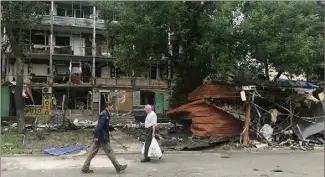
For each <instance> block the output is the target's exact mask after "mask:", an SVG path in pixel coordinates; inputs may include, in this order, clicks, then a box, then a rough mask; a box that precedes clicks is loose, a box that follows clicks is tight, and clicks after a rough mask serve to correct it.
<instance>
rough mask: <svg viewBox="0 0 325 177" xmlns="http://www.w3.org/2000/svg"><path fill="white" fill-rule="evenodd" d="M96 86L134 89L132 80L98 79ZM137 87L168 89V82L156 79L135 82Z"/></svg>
mask: <svg viewBox="0 0 325 177" xmlns="http://www.w3.org/2000/svg"><path fill="white" fill-rule="evenodd" d="M96 85H97V86H102V87H117V88H118V87H123V88H124V87H128V88H131V87H132V82H131V79H130V78H117V79H115V78H96ZM135 87H138V88H156V89H159V88H160V89H167V88H168V81H165V80H156V79H139V78H137V79H136V80H135Z"/></svg>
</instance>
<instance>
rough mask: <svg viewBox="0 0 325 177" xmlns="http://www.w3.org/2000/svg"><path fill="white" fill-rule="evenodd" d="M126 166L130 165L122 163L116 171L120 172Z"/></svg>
mask: <svg viewBox="0 0 325 177" xmlns="http://www.w3.org/2000/svg"><path fill="white" fill-rule="evenodd" d="M126 167H128V165H120V167H119V168H117V169H116V172H117V173H120V172H121V171H124V170H125V169H126Z"/></svg>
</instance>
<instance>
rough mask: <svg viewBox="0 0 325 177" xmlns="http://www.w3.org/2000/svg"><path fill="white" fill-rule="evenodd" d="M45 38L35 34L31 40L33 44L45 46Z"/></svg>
mask: <svg viewBox="0 0 325 177" xmlns="http://www.w3.org/2000/svg"><path fill="white" fill-rule="evenodd" d="M45 40H46V37H45V35H42V34H35V35H34V36H33V39H32V43H33V44H39V45H46V43H45Z"/></svg>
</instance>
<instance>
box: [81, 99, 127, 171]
mask: <svg viewBox="0 0 325 177" xmlns="http://www.w3.org/2000/svg"><path fill="white" fill-rule="evenodd" d="M112 110H114V109H113V104H112V103H107V104H105V110H104V111H102V112H101V113H100V117H99V120H98V123H97V126H96V129H95V132H94V142H93V143H92V145H91V147H90V149H89V152H88V156H87V158H86V161H85V163H84V165H83V166H82V169H81V171H82V172H83V173H93V172H94V171H93V170H90V169H89V166H90V162H91V160H92V159H93V158H94V157H95V155H96V154H97V152H98V150H99V148H100V147H102V149H103V150H104V152H105V154H106V155H107V156H108V158H109V159H110V160H111V162H112V163H113V165H114V167H115V170H116V172H117V173H119V172H121V171H123V170H125V169H126V167H127V165H120V164H119V163H118V161H117V160H116V158H115V153H114V151H113V149H112V148H111V146H110V140H109V131H108V126H109V119H110V111H112Z"/></svg>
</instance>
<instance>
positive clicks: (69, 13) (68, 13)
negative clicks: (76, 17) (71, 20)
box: [67, 9, 73, 17]
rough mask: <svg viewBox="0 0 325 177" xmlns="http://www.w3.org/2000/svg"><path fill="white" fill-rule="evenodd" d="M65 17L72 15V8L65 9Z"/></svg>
mask: <svg viewBox="0 0 325 177" xmlns="http://www.w3.org/2000/svg"><path fill="white" fill-rule="evenodd" d="M67 17H73V13H72V9H67Z"/></svg>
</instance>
